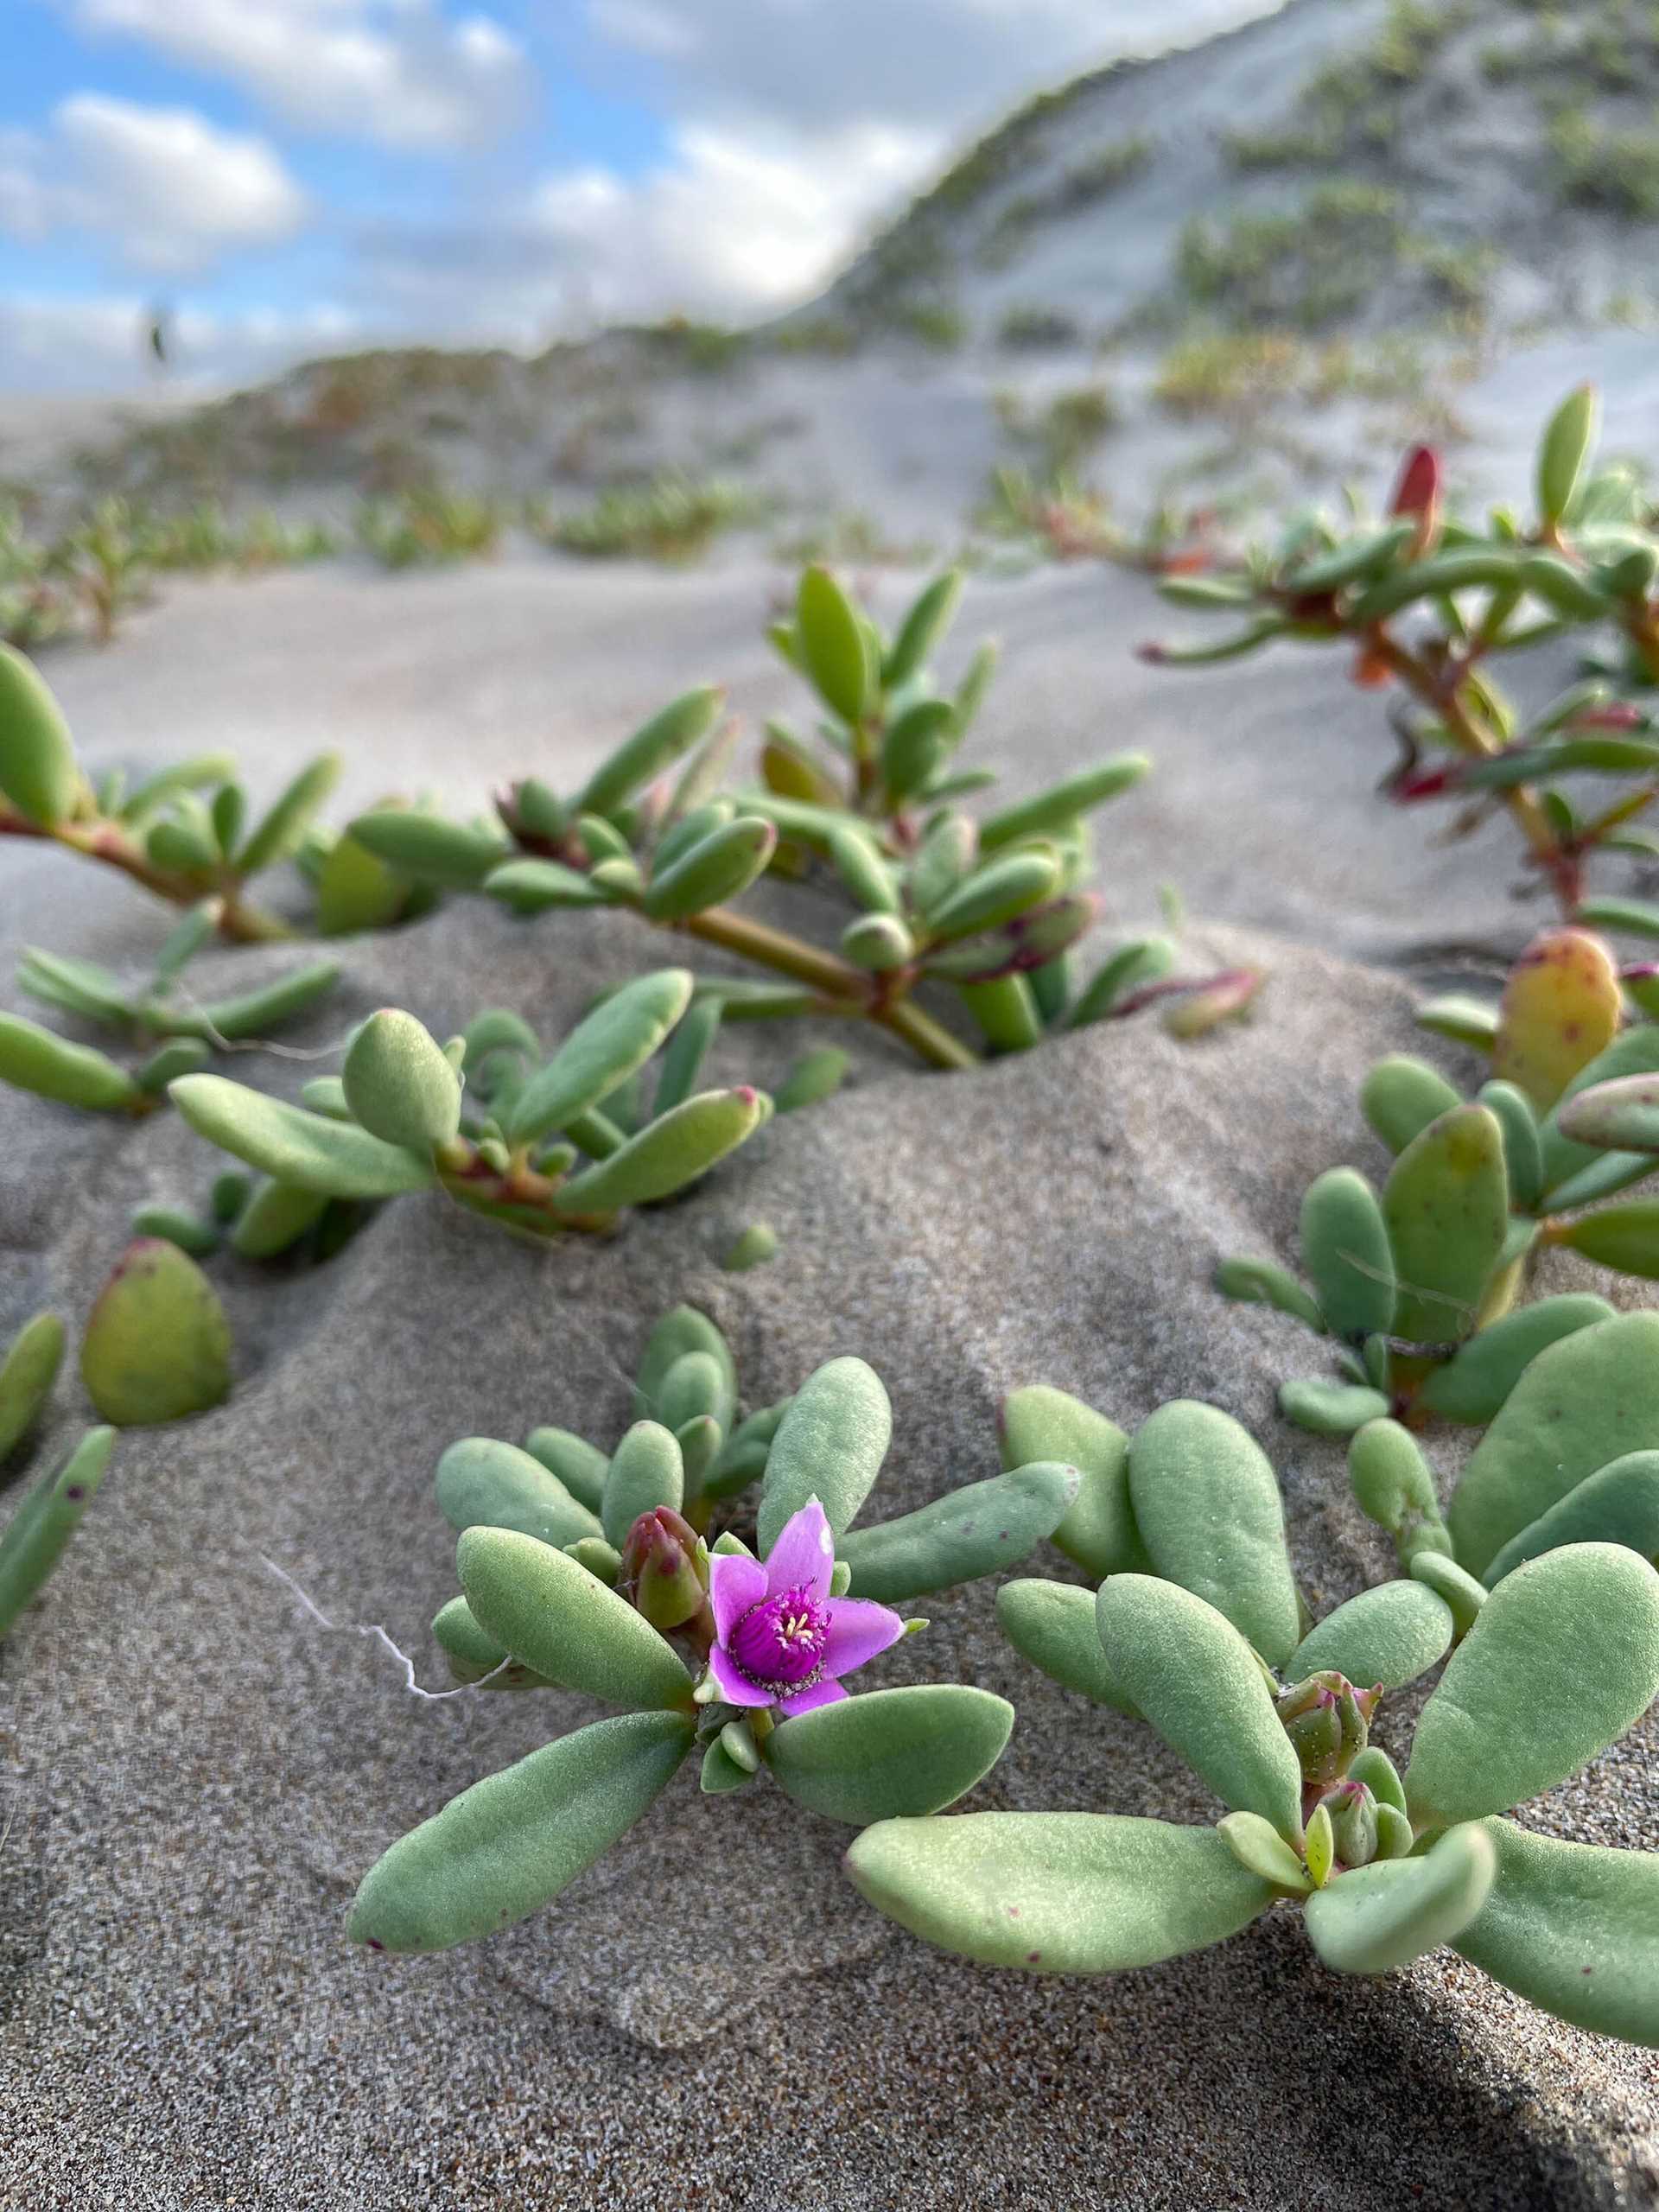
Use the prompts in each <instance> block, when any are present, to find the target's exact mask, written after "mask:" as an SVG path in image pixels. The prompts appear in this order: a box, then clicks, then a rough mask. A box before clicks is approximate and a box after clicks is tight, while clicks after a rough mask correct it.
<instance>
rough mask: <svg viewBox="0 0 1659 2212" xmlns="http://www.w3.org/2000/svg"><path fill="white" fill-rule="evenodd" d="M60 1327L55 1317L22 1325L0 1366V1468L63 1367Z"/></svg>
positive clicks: (36, 1416) (43, 1403) (38, 1317)
mask: <svg viewBox="0 0 1659 2212" xmlns="http://www.w3.org/2000/svg"><path fill="white" fill-rule="evenodd" d="M64 1334H65V1332H64V1326H63V1322H62V1320H61V1319H60V1317H59V1316H58V1315H57V1314H55V1313H36V1314H35V1317H34V1319H32V1320H29V1321H25V1322H24V1324H23V1325H22V1328H21V1329H19V1330H18V1332H17V1333H16V1336H15V1337H14V1338H12V1340H11V1342H10V1344H9V1345H8V1346H7V1347H6V1356H5V1358H4V1360H3V1362H0V1465H3V1463H4V1462H5V1461H6V1460H7V1459H10V1456H11V1454H12V1453H13V1452H15V1451H16V1448H17V1446H19V1445H20V1444H21V1443H22V1440H23V1439H24V1438H25V1437H26V1436H27V1435H28V1434H29V1431H30V1430H31V1429H32V1428H33V1427H34V1426H35V1422H36V1421H38V1420H39V1419H40V1417H41V1412H42V1410H43V1409H44V1408H45V1406H46V1402H47V1400H48V1398H49V1397H50V1396H51V1395H52V1386H53V1384H54V1383H55V1382H56V1381H57V1379H58V1370H59V1368H60V1367H61V1366H62V1364H63V1347H64Z"/></svg>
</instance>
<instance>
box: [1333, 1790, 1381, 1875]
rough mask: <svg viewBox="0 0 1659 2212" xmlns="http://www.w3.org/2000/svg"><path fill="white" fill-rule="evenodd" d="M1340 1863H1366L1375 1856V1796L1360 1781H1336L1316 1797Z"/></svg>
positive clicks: (1346, 1864)
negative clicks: (1325, 1815) (1328, 1819)
mask: <svg viewBox="0 0 1659 2212" xmlns="http://www.w3.org/2000/svg"><path fill="white" fill-rule="evenodd" d="M1320 1802H1322V1803H1323V1804H1324V1806H1325V1809H1326V1811H1327V1812H1328V1813H1329V1814H1330V1815H1331V1834H1332V1841H1333V1842H1334V1843H1335V1845H1336V1852H1337V1857H1338V1859H1339V1860H1340V1861H1341V1862H1342V1864H1343V1865H1344V1866H1370V1863H1371V1861H1372V1859H1375V1858H1376V1798H1375V1797H1373V1796H1372V1795H1371V1793H1370V1790H1369V1789H1367V1788H1366V1787H1365V1784H1364V1783H1363V1782H1339V1783H1338V1784H1337V1786H1336V1788H1335V1789H1332V1790H1330V1791H1329V1792H1327V1794H1326V1795H1325V1797H1324V1798H1323V1799H1322V1800H1321V1801H1320Z"/></svg>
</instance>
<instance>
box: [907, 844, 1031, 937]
mask: <svg viewBox="0 0 1659 2212" xmlns="http://www.w3.org/2000/svg"><path fill="white" fill-rule="evenodd" d="M1063 873H1064V871H1063V869H1062V868H1061V865H1060V863H1059V861H1058V860H1057V859H1056V858H1055V857H1054V855H1052V853H1048V852H1009V853H1004V854H1002V855H1001V856H1000V857H999V858H996V859H994V860H991V861H987V862H986V864H985V866H984V867H983V868H977V869H976V870H975V872H974V873H973V874H971V875H969V876H966V877H964V878H963V880H962V882H960V883H959V884H958V885H957V887H956V888H955V889H954V890H953V891H951V892H950V893H949V894H948V895H947V896H946V897H945V898H944V899H943V900H942V901H941V903H940V904H939V906H938V907H937V908H936V909H935V910H934V912H932V913H931V914H930V915H929V916H928V917H927V922H928V927H929V929H930V931H931V933H932V935H933V936H934V937H935V938H938V939H941V940H948V939H950V938H959V937H970V936H972V935H973V934H974V932H975V931H978V930H988V929H994V928H995V926H996V925H997V924H998V923H999V922H1007V921H1012V920H1013V918H1014V916H1015V915H1016V914H1023V913H1024V912H1025V911H1026V909H1027V907H1028V906H1040V905H1041V904H1042V903H1043V901H1044V900H1045V899H1052V897H1053V896H1054V894H1055V893H1056V892H1057V891H1058V890H1060V889H1061V888H1062V876H1063Z"/></svg>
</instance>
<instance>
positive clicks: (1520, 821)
mask: <svg viewBox="0 0 1659 2212" xmlns="http://www.w3.org/2000/svg"><path fill="white" fill-rule="evenodd" d="M1365 650H1366V652H1368V653H1369V654H1370V656H1371V657H1372V658H1373V659H1375V660H1376V661H1377V662H1378V663H1380V664H1381V665H1382V666H1383V667H1385V668H1386V669H1388V671H1389V673H1390V674H1391V675H1392V676H1393V677H1395V679H1396V680H1397V681H1398V682H1399V683H1402V684H1404V686H1405V687H1406V689H1407V690H1408V691H1409V692H1411V694H1412V695H1413V696H1414V697H1415V698H1416V699H1418V700H1420V701H1421V703H1422V704H1423V705H1424V706H1426V707H1427V708H1428V709H1429V710H1430V712H1431V713H1433V714H1436V715H1439V716H1440V718H1441V720H1442V721H1444V722H1445V724H1446V728H1447V729H1448V730H1449V731H1450V732H1451V734H1452V741H1453V743H1454V744H1455V745H1456V746H1457V748H1458V750H1459V752H1460V753H1464V754H1465V756H1466V757H1468V758H1470V759H1472V760H1491V758H1492V757H1493V756H1494V755H1495V754H1497V753H1501V752H1502V751H1503V740H1502V739H1501V738H1500V737H1499V736H1498V735H1497V733H1496V732H1495V731H1492V730H1489V729H1487V728H1485V727H1484V725H1483V724H1482V723H1481V722H1480V721H1478V719H1477V718H1476V716H1475V715H1472V714H1471V712H1470V710H1469V709H1468V707H1467V706H1466V705H1465V703H1464V702H1463V700H1462V699H1461V698H1460V697H1459V696H1458V689H1457V686H1456V684H1455V683H1453V684H1447V683H1443V682H1442V681H1441V679H1440V677H1438V676H1437V675H1436V674H1435V672H1434V671H1433V668H1431V667H1430V666H1429V664H1427V662H1426V661H1424V660H1422V659H1421V658H1419V657H1418V655H1417V654H1415V653H1414V652H1411V651H1410V650H1409V649H1408V647H1407V646H1405V645H1402V644H1401V643H1400V642H1399V640H1398V639H1395V638H1391V637H1390V636H1389V633H1388V632H1387V631H1386V630H1385V629H1383V627H1382V626H1380V625H1379V626H1377V627H1376V629H1375V630H1373V631H1371V632H1370V633H1369V634H1368V636H1367V638H1366V640H1365ZM1503 804H1504V805H1505V806H1506V807H1507V808H1508V809H1509V810H1510V815H1511V816H1512V817H1513V818H1514V820H1515V822H1516V825H1517V826H1518V828H1519V829H1520V831H1521V834H1522V836H1523V837H1524V838H1525V839H1526V841H1527V845H1528V848H1529V850H1530V852H1531V854H1532V857H1533V860H1534V861H1535V863H1536V865H1537V867H1538V868H1540V869H1541V871H1542V873H1543V874H1545V875H1546V876H1547V877H1548V880H1549V881H1550V883H1551V884H1552V885H1553V887H1554V892H1555V895H1556V897H1557V899H1560V903H1561V906H1562V909H1563V911H1564V912H1565V913H1566V914H1567V917H1568V918H1569V919H1570V918H1571V917H1572V916H1573V913H1575V912H1577V909H1578V905H1579V900H1580V897H1581V896H1582V892H1583V886H1582V884H1581V882H1580V874H1579V864H1578V860H1577V857H1576V855H1573V853H1572V852H1570V851H1569V850H1568V849H1567V847H1566V846H1565V845H1564V844H1563V843H1562V842H1561V840H1560V838H1559V837H1558V836H1556V834H1555V831H1554V829H1553V828H1552V827H1551V826H1550V820H1549V817H1548V815H1547V814H1546V813H1545V811H1544V810H1543V808H1542V806H1541V804H1539V801H1538V798H1537V795H1536V793H1535V791H1532V790H1531V788H1530V787H1529V785H1525V784H1517V785H1515V787H1514V788H1513V789H1512V790H1510V791H1505V792H1504V793H1503Z"/></svg>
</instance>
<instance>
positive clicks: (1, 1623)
mask: <svg viewBox="0 0 1659 2212" xmlns="http://www.w3.org/2000/svg"><path fill="white" fill-rule="evenodd" d="M114 1449H115V1431H114V1429H112V1428H89V1429H88V1430H87V1432H86V1434H85V1435H84V1436H83V1437H82V1438H81V1440H80V1441H79V1444H77V1445H76V1446H75V1448H74V1450H73V1452H71V1453H70V1454H69V1457H68V1458H67V1459H66V1460H65V1461H64V1463H63V1465H61V1466H60V1467H57V1468H51V1467H48V1470H47V1471H46V1472H45V1473H44V1474H43V1475H42V1476H41V1478H40V1480H39V1481H38V1482H37V1483H36V1484H35V1485H34V1487H33V1488H32V1489H31V1490H30V1491H29V1492H28V1494H27V1496H26V1497H24V1499H23V1502H22V1504H21V1505H20V1506H19V1507H18V1508H17V1510H16V1512H15V1513H14V1514H13V1515H12V1516H11V1519H10V1521H9V1522H7V1523H6V1526H5V1528H4V1529H3V1530H0V1637H6V1636H9V1635H10V1633H11V1631H12V1630H13V1629H14V1628H15V1627H16V1625H17V1622H18V1620H19V1618H21V1617H22V1612H23V1611H24V1609H25V1607H26V1606H29V1605H32V1604H33V1603H34V1601H35V1599H36V1598H37V1597H38V1596H39V1595H40V1593H41V1590H42V1589H44V1587H45V1586H46V1584H47V1582H48V1580H49V1578H50V1577H51V1575H52V1573H53V1572H54V1569H55V1568H56V1567H57V1565H58V1562H59V1560H60V1559H61V1558H62V1557H63V1554H64V1553H65V1551H66V1550H67V1548H68V1545H69V1542H70V1540H71V1539H72V1538H73V1535H74V1533H75V1531H76V1529H78V1528H79V1526H80V1522H81V1516H82V1515H83V1514H84V1513H85V1512H86V1509H87V1507H88V1506H89V1505H90V1504H91V1503H92V1500H93V1498H94V1497H96V1496H97V1494H98V1486H99V1484H100V1483H101V1482H102V1481H103V1479H104V1476H105V1471H106V1469H107V1468H108V1466H109V1464H110V1455H111V1452H113V1451H114Z"/></svg>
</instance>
